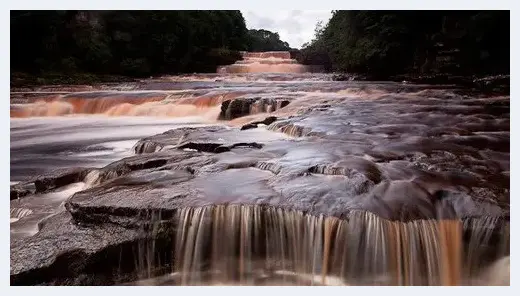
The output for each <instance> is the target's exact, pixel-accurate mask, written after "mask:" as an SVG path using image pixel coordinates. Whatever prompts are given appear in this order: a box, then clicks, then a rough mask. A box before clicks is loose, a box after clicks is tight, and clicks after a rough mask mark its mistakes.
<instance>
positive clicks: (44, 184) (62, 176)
mask: <svg viewBox="0 0 520 296" xmlns="http://www.w3.org/2000/svg"><path fill="white" fill-rule="evenodd" d="M90 171H91V169H90V168H72V169H60V170H56V171H54V172H50V173H49V174H46V175H44V176H40V177H37V178H36V180H35V181H34V186H35V188H36V193H42V192H46V191H49V190H52V189H56V188H59V187H62V186H66V185H69V184H72V183H76V182H82V181H83V179H85V177H86V176H87V174H88V173H89V172H90Z"/></svg>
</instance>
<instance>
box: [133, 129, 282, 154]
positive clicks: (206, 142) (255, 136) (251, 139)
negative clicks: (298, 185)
mask: <svg viewBox="0 0 520 296" xmlns="http://www.w3.org/2000/svg"><path fill="white" fill-rule="evenodd" d="M279 138H280V136H279V135H276V134H271V133H263V134H261V133H258V132H254V131H246V132H241V131H240V130H239V129H234V128H227V127H223V126H209V127H201V128H179V129H175V130H170V131H167V132H165V133H162V134H159V135H155V136H152V137H148V138H145V139H142V140H140V141H138V142H137V143H136V144H135V145H134V152H135V153H137V154H141V153H152V152H155V151H163V150H168V149H193V150H197V151H203V152H211V153H219V152H222V151H227V150H231V149H233V148H236V147H244V146H248V147H252V148H256V147H261V146H262V144H263V143H265V142H269V141H273V140H276V139H279ZM244 143H247V144H245V145H244Z"/></svg>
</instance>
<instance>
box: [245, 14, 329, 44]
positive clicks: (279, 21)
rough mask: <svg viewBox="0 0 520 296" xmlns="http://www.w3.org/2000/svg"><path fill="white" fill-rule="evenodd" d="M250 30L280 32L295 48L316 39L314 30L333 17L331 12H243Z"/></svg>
mask: <svg viewBox="0 0 520 296" xmlns="http://www.w3.org/2000/svg"><path fill="white" fill-rule="evenodd" d="M242 15H243V16H244V19H245V20H246V26H247V28H248V29H265V30H269V31H271V32H278V34H280V39H281V40H283V41H286V42H287V43H289V45H290V46H291V47H293V48H301V46H302V44H304V43H306V42H309V41H311V40H312V38H313V37H314V28H315V27H316V24H317V23H318V22H319V21H322V22H323V24H324V25H325V24H326V23H327V22H328V20H329V18H330V17H331V16H332V12H331V11H330V10H271V11H268V10H266V11H258V10H242Z"/></svg>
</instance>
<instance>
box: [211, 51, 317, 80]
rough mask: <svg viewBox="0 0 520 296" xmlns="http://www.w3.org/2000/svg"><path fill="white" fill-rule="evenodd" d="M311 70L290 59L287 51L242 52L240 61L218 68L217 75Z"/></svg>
mask: <svg viewBox="0 0 520 296" xmlns="http://www.w3.org/2000/svg"><path fill="white" fill-rule="evenodd" d="M312 69H313V68H311V67H309V66H306V65H301V64H298V62H297V61H296V60H295V59H291V53H290V52H288V51H272V52H242V60H239V61H237V62H236V63H235V64H233V65H229V66H222V67H219V68H218V69H217V73H221V74H225V73H305V72H311V70H312Z"/></svg>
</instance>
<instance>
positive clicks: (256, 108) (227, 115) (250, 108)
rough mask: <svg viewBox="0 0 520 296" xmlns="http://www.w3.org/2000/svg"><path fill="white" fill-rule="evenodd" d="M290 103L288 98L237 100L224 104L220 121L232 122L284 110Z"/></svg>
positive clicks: (244, 98) (247, 98)
mask: <svg viewBox="0 0 520 296" xmlns="http://www.w3.org/2000/svg"><path fill="white" fill-rule="evenodd" d="M289 103H290V99H288V98H263V97H252V98H250V97H242V98H236V99H233V100H228V101H224V102H223V103H222V106H221V111H220V115H219V119H220V120H232V119H235V118H239V117H243V116H247V115H251V114H258V113H270V112H274V111H276V110H279V109H282V108H284V107H285V106H287V105H289Z"/></svg>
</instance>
